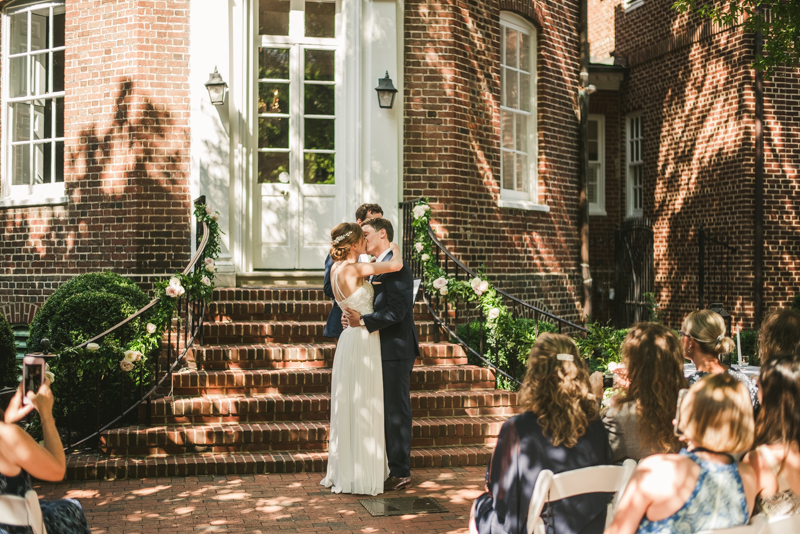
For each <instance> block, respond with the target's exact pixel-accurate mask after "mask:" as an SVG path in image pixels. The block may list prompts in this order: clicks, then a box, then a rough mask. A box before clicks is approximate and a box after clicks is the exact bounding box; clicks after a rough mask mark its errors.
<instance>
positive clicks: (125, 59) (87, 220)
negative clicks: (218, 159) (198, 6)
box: [0, 0, 190, 305]
mask: <svg viewBox="0 0 800 534" xmlns="http://www.w3.org/2000/svg"><path fill="white" fill-rule="evenodd" d="M189 5H190V2H189V1H188V0H170V1H166V0H150V1H145V0H127V1H116V2H106V1H101V0H91V1H82V2H67V4H66V47H67V51H66V65H65V91H66V96H65V114H64V115H65V116H64V120H65V137H66V142H65V169H64V176H65V189H66V196H67V197H68V198H69V202H68V203H67V205H66V206H55V207H36V208H25V209H2V210H0V226H1V227H2V228H3V234H2V238H0V258H3V259H2V260H0V305H4V304H13V303H16V302H36V303H39V304H41V302H43V301H44V299H45V298H46V296H47V295H49V293H50V292H52V290H53V289H55V287H57V286H58V284H59V283H61V282H62V281H63V280H65V279H67V278H69V277H70V276H73V275H76V274H80V273H83V272H89V271H98V270H112V271H115V272H119V273H121V274H126V275H144V278H142V276H139V277H138V278H139V279H141V280H145V279H147V278H149V277H148V276H147V275H149V274H164V273H172V272H175V271H177V270H180V269H182V268H183V267H184V266H185V265H186V263H187V262H188V259H189V254H190V245H189V235H190V229H189V223H190V198H189V186H188V177H189V88H188V75H189V55H188V54H189V27H188V24H189Z"/></svg>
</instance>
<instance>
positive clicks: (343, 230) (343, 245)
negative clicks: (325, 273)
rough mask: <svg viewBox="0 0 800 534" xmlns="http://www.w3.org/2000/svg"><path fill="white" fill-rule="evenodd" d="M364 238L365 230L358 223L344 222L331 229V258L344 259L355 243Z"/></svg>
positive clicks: (334, 259) (335, 259)
mask: <svg viewBox="0 0 800 534" xmlns="http://www.w3.org/2000/svg"><path fill="white" fill-rule="evenodd" d="M363 239H364V230H362V229H361V226H359V225H358V224H357V223H347V222H343V223H341V224H338V225H336V228H334V229H333V230H331V259H332V260H333V261H342V260H344V259H345V258H346V257H347V255H348V254H350V249H351V248H353V246H354V245H357V244H359V243H360V242H361V241H362V240H363Z"/></svg>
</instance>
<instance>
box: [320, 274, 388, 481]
mask: <svg viewBox="0 0 800 534" xmlns="http://www.w3.org/2000/svg"><path fill="white" fill-rule="evenodd" d="M337 274H338V273H335V274H334V273H331V282H332V283H333V286H334V294H335V295H337V299H336V302H337V303H338V304H339V306H340V307H342V308H344V307H347V308H350V309H353V310H356V311H357V312H358V313H360V314H361V315H366V314H369V313H372V312H373V309H372V300H373V289H372V285H371V284H368V283H365V284H364V285H362V286H361V287H359V288H358V289H356V291H355V292H354V293H353V294H352V295H350V296H349V297H347V298H345V299H343V300H339V298H338V297H340V296H341V295H342V293H341V291H340V290H339V288H338V287H337V285H338V284H337V281H336V278H337V277H338V276H336V275H337ZM388 476H389V464H388V461H387V458H386V444H385V438H384V434H383V375H382V365H381V340H380V334H379V333H378V332H373V333H371V334H370V333H369V332H368V331H367V329H366V328H363V327H361V328H355V327H352V328H345V330H344V332H342V335H341V336H340V337H339V343H338V345H337V346H336V354H335V355H334V357H333V376H332V377H331V427H330V432H329V435H328V472H327V474H326V476H325V478H324V479H323V480H322V482H321V484H322V485H324V486H325V487H326V488H331V490H332V491H333V492H335V493H358V494H363V495H378V494H379V493H383V482H384V481H385V480H386V478H387V477H388Z"/></svg>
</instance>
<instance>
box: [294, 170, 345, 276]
mask: <svg viewBox="0 0 800 534" xmlns="http://www.w3.org/2000/svg"><path fill="white" fill-rule="evenodd" d="M304 189H306V190H307V191H306V194H305V195H303V214H304V217H303V227H302V231H301V236H302V237H301V239H302V243H301V244H300V268H301V269H319V268H320V267H321V266H322V265H323V264H324V262H325V256H326V255H327V253H328V250H329V249H330V236H331V230H332V229H333V227H334V226H336V225H337V224H338V223H339V222H341V220H342V218H341V215H340V214H339V213H338V211H339V210H337V205H336V204H337V202H336V186H330V187H326V188H324V189H328V190H329V193H328V194H325V192H324V189H323V187H322V186H320V187H315V188H304ZM314 189H316V190H317V191H314ZM320 190H322V191H320Z"/></svg>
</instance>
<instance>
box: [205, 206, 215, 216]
mask: <svg viewBox="0 0 800 534" xmlns="http://www.w3.org/2000/svg"><path fill="white" fill-rule="evenodd" d="M206 215H214V208H213V207H211V204H206Z"/></svg>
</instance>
